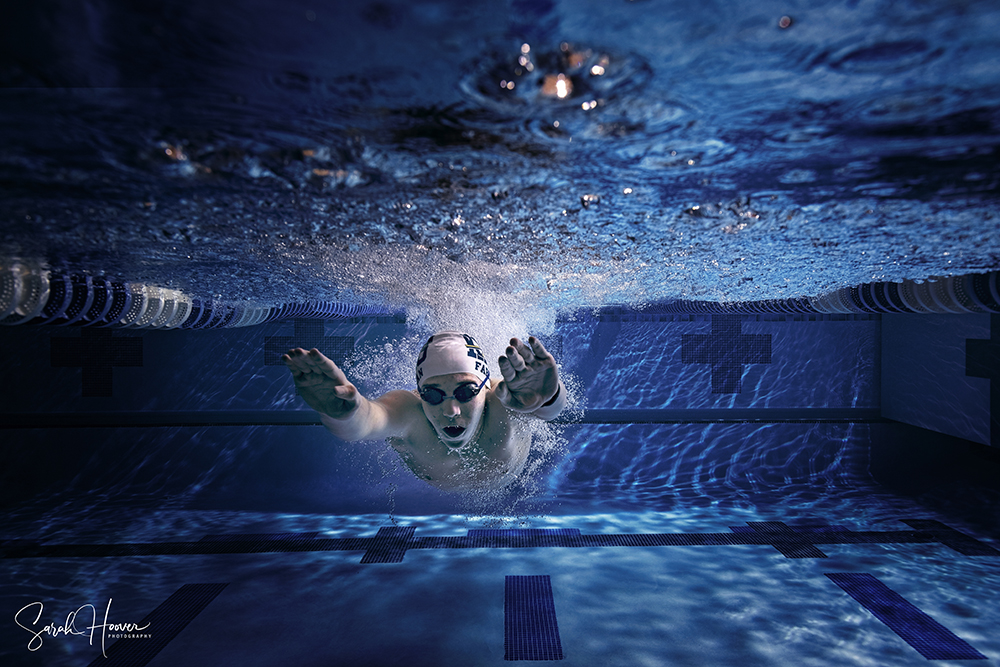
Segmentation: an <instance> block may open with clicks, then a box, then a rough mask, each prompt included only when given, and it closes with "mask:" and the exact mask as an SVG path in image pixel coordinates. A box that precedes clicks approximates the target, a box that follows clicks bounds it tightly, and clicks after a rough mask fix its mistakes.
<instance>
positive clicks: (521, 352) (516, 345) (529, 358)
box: [507, 338, 535, 370]
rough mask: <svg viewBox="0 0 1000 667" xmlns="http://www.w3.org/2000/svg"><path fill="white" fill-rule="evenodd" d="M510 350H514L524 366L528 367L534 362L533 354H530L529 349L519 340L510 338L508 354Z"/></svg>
mask: <svg viewBox="0 0 1000 667" xmlns="http://www.w3.org/2000/svg"><path fill="white" fill-rule="evenodd" d="M511 348H513V349H514V351H515V352H516V353H517V354H518V356H519V357H520V358H521V359H522V360H523V361H524V364H525V365H526V366H530V365H531V364H533V363H534V362H535V353H534V352H532V350H531V348H530V347H528V346H527V345H525V344H524V343H523V342H522V341H521V340H520V339H518V338H511V339H510V347H508V348H507V351H508V353H509V352H510V350H511ZM519 370H520V369H519Z"/></svg>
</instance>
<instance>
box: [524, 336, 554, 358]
mask: <svg viewBox="0 0 1000 667" xmlns="http://www.w3.org/2000/svg"><path fill="white" fill-rule="evenodd" d="M528 343H530V344H531V351H532V352H533V353H534V355H535V359H537V360H538V361H542V360H543V359H550V358H551V357H552V355H551V354H549V351H548V350H546V349H545V346H544V345H542V341H540V340H538V339H537V338H535V337H534V336H528Z"/></svg>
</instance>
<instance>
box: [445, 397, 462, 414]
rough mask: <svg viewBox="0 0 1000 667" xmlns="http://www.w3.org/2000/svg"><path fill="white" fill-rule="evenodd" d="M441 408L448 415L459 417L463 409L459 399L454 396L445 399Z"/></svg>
mask: <svg viewBox="0 0 1000 667" xmlns="http://www.w3.org/2000/svg"><path fill="white" fill-rule="evenodd" d="M441 410H442V412H443V413H444V415H445V416H446V417H457V416H458V415H459V414H461V412H462V409H461V408H459V407H458V401H456V400H455V399H454V398H446V399H444V403H442V404H441Z"/></svg>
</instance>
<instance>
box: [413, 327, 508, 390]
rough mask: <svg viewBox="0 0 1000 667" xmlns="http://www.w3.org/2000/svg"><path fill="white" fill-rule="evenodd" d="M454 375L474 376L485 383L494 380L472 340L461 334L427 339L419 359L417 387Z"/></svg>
mask: <svg viewBox="0 0 1000 667" xmlns="http://www.w3.org/2000/svg"><path fill="white" fill-rule="evenodd" d="M451 373H472V374H473V375H475V376H476V377H478V378H479V379H480V380H485V379H486V378H488V377H489V376H490V369H489V368H488V367H487V365H486V357H485V356H483V351H482V350H481V349H479V344H478V343H476V339H474V338H473V337H472V336H470V335H469V334H464V333H460V332H458V331H439V332H438V333H436V334H434V335H433V336H431V337H430V338H428V339H427V342H426V343H424V346H423V348H421V350H420V356H419V357H417V386H418V387H419V386H420V383H421V382H423V381H424V380H425V379H426V378H431V377H434V376H435V375H450V374H451Z"/></svg>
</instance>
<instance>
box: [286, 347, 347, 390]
mask: <svg viewBox="0 0 1000 667" xmlns="http://www.w3.org/2000/svg"><path fill="white" fill-rule="evenodd" d="M281 360H282V361H284V362H285V365H286V366H288V369H289V370H290V371H292V375H293V376H295V377H299V376H301V375H302V374H303V373H316V374H320V375H325V376H327V377H329V378H331V379H333V380H334V382H336V383H337V384H347V376H346V375H344V371H342V370H340V368H338V367H337V364H335V363H333V362H332V361H330V360H329V359H327V358H326V357H325V356H323V354H322V353H321V352H320V351H319V350H317V349H316V348H313V349H311V350H309V351H308V352H306V351H305V350H303V349H302V348H301V347H297V348H294V349H292V350H289V351H288V352H287V353H286V354H284V355H282V356H281Z"/></svg>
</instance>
